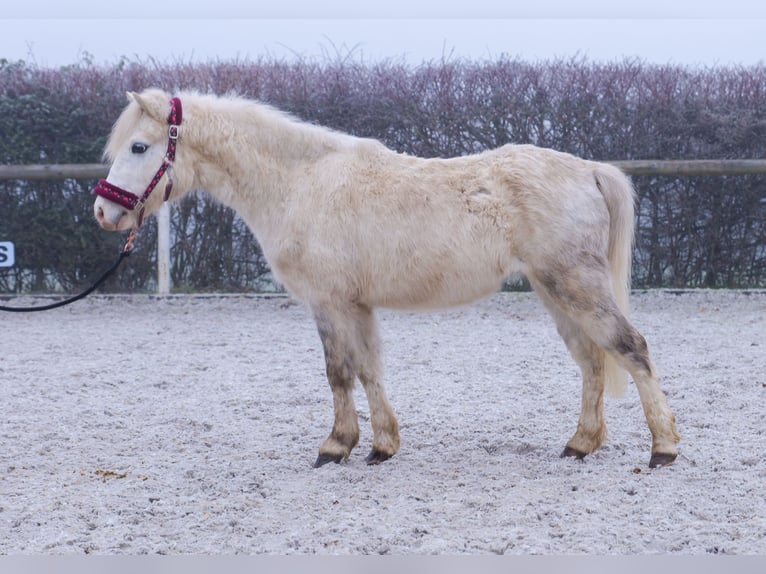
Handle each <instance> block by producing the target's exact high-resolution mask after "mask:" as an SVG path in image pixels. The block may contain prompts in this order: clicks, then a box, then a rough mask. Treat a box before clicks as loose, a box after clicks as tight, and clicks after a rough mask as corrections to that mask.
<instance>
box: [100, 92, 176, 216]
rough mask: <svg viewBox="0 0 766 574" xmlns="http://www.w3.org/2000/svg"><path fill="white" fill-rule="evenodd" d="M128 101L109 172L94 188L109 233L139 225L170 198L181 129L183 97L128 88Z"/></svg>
mask: <svg viewBox="0 0 766 574" xmlns="http://www.w3.org/2000/svg"><path fill="white" fill-rule="evenodd" d="M128 102H129V103H128V106H127V107H126V108H125V110H124V111H123V112H122V114H121V115H120V117H119V119H118V120H117V122H116V123H115V124H114V128H113V129H112V134H111V136H110V137H109V141H108V143H107V145H106V149H105V151H104V157H105V158H106V159H107V160H108V161H110V162H111V164H112V165H111V168H110V170H109V175H107V177H106V179H102V180H101V181H100V182H99V183H98V185H97V186H96V188H95V189H94V192H95V193H96V195H97V196H98V197H96V201H95V203H94V204H93V212H94V215H95V216H96V220H97V221H98V223H99V224H100V225H101V227H103V228H104V229H107V230H109V231H116V230H121V231H122V230H128V229H137V228H139V227H140V226H141V223H142V221H143V218H144V217H146V216H148V215H150V214H151V213H153V212H155V211H156V210H157V209H158V208H159V206H160V205H161V204H162V201H163V199H168V196H169V195H170V189H171V187H172V183H173V178H172V170H173V163H174V162H175V159H176V157H175V156H176V143H177V141H178V140H179V136H180V130H181V127H180V126H181V122H182V114H183V112H182V107H181V100H180V99H178V98H173V99H170V97H169V96H168V95H167V94H165V93H164V92H162V91H160V90H147V91H145V92H142V93H141V94H136V93H133V92H129V93H128ZM155 188H156V189H155Z"/></svg>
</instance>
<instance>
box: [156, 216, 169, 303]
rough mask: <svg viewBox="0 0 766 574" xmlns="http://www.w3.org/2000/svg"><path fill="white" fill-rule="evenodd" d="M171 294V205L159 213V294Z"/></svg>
mask: <svg viewBox="0 0 766 574" xmlns="http://www.w3.org/2000/svg"><path fill="white" fill-rule="evenodd" d="M168 293H170V205H168V203H167V202H165V203H163V204H162V207H160V209H159V211H158V212H157V294H158V295H167V294H168Z"/></svg>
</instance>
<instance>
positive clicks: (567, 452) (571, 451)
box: [561, 446, 588, 460]
mask: <svg viewBox="0 0 766 574" xmlns="http://www.w3.org/2000/svg"><path fill="white" fill-rule="evenodd" d="M587 454H588V453H587V452H582V451H579V450H577V449H576V448H572V447H571V446H567V447H565V448H564V452H562V453H561V458H567V457H574V458H576V459H577V460H582V459H584V458H585V455H587Z"/></svg>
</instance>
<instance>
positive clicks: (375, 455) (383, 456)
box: [364, 449, 394, 465]
mask: <svg viewBox="0 0 766 574" xmlns="http://www.w3.org/2000/svg"><path fill="white" fill-rule="evenodd" d="M392 456H394V455H392V454H387V453H385V452H381V451H379V450H375V449H372V450H371V451H370V454H368V455H367V458H365V459H364V461H365V462H366V463H367V464H370V465H372V464H380V463H381V462H383V461H384V460H388V459H389V458H391V457H392Z"/></svg>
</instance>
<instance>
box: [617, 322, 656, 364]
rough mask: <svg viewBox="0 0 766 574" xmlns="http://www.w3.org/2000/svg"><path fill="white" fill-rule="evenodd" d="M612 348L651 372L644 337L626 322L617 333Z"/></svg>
mask: <svg viewBox="0 0 766 574" xmlns="http://www.w3.org/2000/svg"><path fill="white" fill-rule="evenodd" d="M614 349H615V351H617V352H618V353H620V354H621V355H623V356H625V357H627V358H629V359H630V360H631V361H632V362H633V363H635V364H637V365H639V366H640V367H641V368H643V369H644V370H645V371H646V372H647V373H649V374H651V372H652V366H651V363H650V362H649V347H648V346H647V344H646V339H644V337H643V335H641V334H640V333H639V332H638V331H636V330H635V329H631V328H630V327H629V326H628V325H627V324H626V325H625V326H624V327H623V328H622V329H621V330H620V332H619V334H618V335H617V340H616V341H615V342H614Z"/></svg>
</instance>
